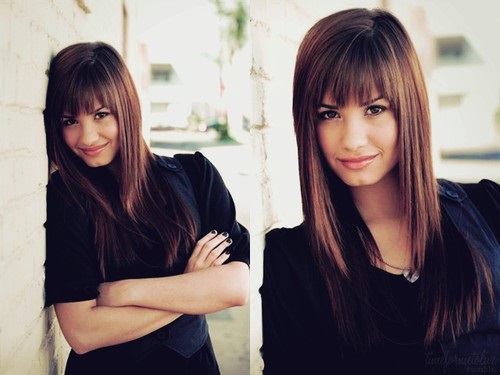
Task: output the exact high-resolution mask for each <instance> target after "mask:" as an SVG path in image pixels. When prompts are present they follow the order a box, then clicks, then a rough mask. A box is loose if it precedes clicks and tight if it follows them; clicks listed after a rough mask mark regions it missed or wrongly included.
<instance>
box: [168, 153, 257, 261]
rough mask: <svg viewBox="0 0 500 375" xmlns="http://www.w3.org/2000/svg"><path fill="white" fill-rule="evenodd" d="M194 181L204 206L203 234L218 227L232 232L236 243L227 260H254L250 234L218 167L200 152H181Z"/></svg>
mask: <svg viewBox="0 0 500 375" xmlns="http://www.w3.org/2000/svg"><path fill="white" fill-rule="evenodd" d="M175 158H176V159H177V160H179V161H180V162H181V163H182V165H183V167H184V169H185V170H186V172H187V174H188V176H189V179H190V181H191V183H192V185H193V188H194V191H195V195H196V200H197V201H198V206H199V208H200V219H201V235H202V236H204V235H205V234H207V233H208V232H210V231H211V230H213V229H215V230H217V231H218V232H219V233H220V232H224V231H225V232H228V233H229V237H230V238H231V239H232V240H233V244H232V245H231V246H230V247H229V249H230V250H231V256H230V257H229V259H228V260H227V262H232V261H240V262H243V263H246V264H247V265H249V264H250V235H249V232H248V230H247V228H245V227H244V226H243V225H242V224H240V223H239V222H238V221H237V219H236V209H235V205H234V201H233V198H232V196H231V193H230V192H229V190H228V189H227V187H226V185H225V184H224V181H223V179H222V177H221V175H220V173H219V172H218V170H217V168H216V167H215V166H214V165H213V164H212V163H211V162H210V161H209V160H208V159H207V158H206V157H205V156H204V155H203V154H201V153H200V152H196V153H194V154H177V155H175Z"/></svg>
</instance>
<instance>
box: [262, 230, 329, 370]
mask: <svg viewBox="0 0 500 375" xmlns="http://www.w3.org/2000/svg"><path fill="white" fill-rule="evenodd" d="M303 246H305V245H304V244H303V242H302V240H301V239H300V238H299V236H296V235H295V233H294V232H293V231H291V230H288V229H274V230H272V231H270V232H269V233H268V234H267V235H266V241H265V248H264V271H263V282H262V286H261V287H260V289H259V292H260V295H261V300H262V347H261V355H262V359H263V361H264V374H265V375H281V374H307V373H310V374H313V373H317V372H315V371H316V370H317V369H315V366H316V364H315V361H314V358H317V357H316V356H319V355H320V353H317V352H316V353H315V354H314V353H313V354H311V352H314V351H315V348H317V347H318V346H320V345H321V344H320V343H318V342H313V340H311V338H313V337H317V336H315V334H314V332H312V330H311V327H310V323H311V320H314V311H315V310H316V309H315V304H316V302H315V299H316V297H315V296H316V295H317V292H315V291H314V289H315V287H314V282H312V280H313V278H311V277H310V276H311V271H310V269H309V261H308V260H307V259H305V258H304V257H302V252H300V251H295V250H296V249H297V247H303ZM297 255H298V256H297ZM314 323H316V322H314ZM314 323H313V325H314Z"/></svg>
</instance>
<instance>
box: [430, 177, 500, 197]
mask: <svg viewBox="0 0 500 375" xmlns="http://www.w3.org/2000/svg"><path fill="white" fill-rule="evenodd" d="M438 185H439V194H440V196H441V197H442V198H445V199H452V200H458V201H461V200H464V199H465V198H467V197H469V198H471V199H472V200H477V199H482V200H492V201H496V202H499V201H500V185H499V184H498V183H497V182H495V181H492V180H489V179H482V180H480V181H479V182H476V183H459V182H454V181H449V180H446V179H438Z"/></svg>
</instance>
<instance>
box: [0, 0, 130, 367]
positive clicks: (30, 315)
mask: <svg viewBox="0 0 500 375" xmlns="http://www.w3.org/2000/svg"><path fill="white" fill-rule="evenodd" d="M134 14H135V2H133V1H123V0H117V1H99V0H75V1H68V0H0V76H1V85H0V124H1V125H0V174H1V177H0V301H2V303H1V304H0V322H1V323H0V374H2V375H24V374H26V375H29V374H33V375H35V374H36V375H40V374H61V373H62V370H63V368H64V361H65V359H66V356H67V350H68V347H67V344H66V343H65V340H64V338H63V337H62V336H61V334H60V331H59V328H58V325H57V324H55V315H54V312H53V309H52V308H44V290H43V282H44V267H43V264H44V260H45V246H44V244H45V232H44V227H43V224H44V222H45V209H46V208H45V193H46V183H47V173H48V172H47V170H48V169H47V157H46V151H45V133H44V128H43V118H42V110H43V108H44V102H45V90H46V85H47V77H46V74H45V72H46V70H47V68H48V64H49V61H50V58H51V56H53V55H54V54H55V53H57V52H58V51H59V50H60V49H62V48H63V47H65V46H66V45H69V44H72V43H75V42H79V41H95V40H103V41H106V42H108V43H110V44H112V45H114V46H115V47H116V48H117V49H118V50H120V51H122V52H124V50H126V49H127V46H128V45H130V46H133V45H134V44H133V41H131V40H130V38H131V35H132V37H133V33H130V32H129V31H127V30H128V29H127V27H128V24H130V25H133V24H134V22H133V18H134Z"/></svg>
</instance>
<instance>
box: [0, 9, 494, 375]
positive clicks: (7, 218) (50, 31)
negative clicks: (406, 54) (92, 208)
mask: <svg viewBox="0 0 500 375" xmlns="http://www.w3.org/2000/svg"><path fill="white" fill-rule="evenodd" d="M354 6H362V7H382V8H385V9H388V10H390V11H392V12H394V13H395V14H396V16H398V17H399V18H400V19H401V21H402V22H403V24H404V25H405V26H406V27H407V28H408V30H409V32H410V34H411V36H412V39H413V41H414V43H415V46H416V48H417V50H418V52H419V55H420V59H421V62H422V65H423V67H424V71H425V74H426V79H427V85H428V89H429V95H430V101H431V110H432V119H433V146H434V163H435V170H436V175H437V176H438V177H443V178H449V179H452V180H455V181H463V182H469V181H478V180H479V179H481V178H489V179H492V180H495V181H497V182H500V48H499V47H498V42H497V41H496V39H497V36H498V35H500V22H499V21H498V20H499V19H500V3H499V2H498V1H496V0H476V1H474V2H471V1H469V0H359V1H348V0H335V1H327V0H183V1H175V0H140V1H139V0H105V1H103V0H0V77H1V79H2V85H1V86H0V121H1V124H0V298H1V300H2V301H4V303H3V304H2V306H0V374H2V375H4V374H14V375H19V374H36V375H39V374H61V373H62V371H63V368H64V362H65V360H66V356H67V350H68V347H67V345H66V343H65V341H64V338H62V336H61V334H60V331H59V328H58V325H57V323H56V320H55V317H54V313H53V310H52V309H45V308H44V307H43V302H44V296H43V277H44V276H43V275H44V268H43V263H44V259H45V258H44V257H45V247H44V243H45V237H44V228H43V223H44V222H45V209H46V208H45V192H46V190H45V187H46V183H47V174H48V170H47V158H46V151H45V135H44V130H43V118H42V110H43V108H44V100H45V90H46V84H47V78H46V75H45V71H46V69H47V68H48V64H49V61H50V58H51V57H52V56H53V55H54V54H55V53H57V52H58V51H59V50H60V49H62V48H63V47H65V46H66V45H69V44H72V43H76V42H79V41H94V40H103V41H105V42H108V43H110V44H112V45H114V46H115V47H116V48H117V49H118V50H119V51H120V52H121V53H122V55H123V56H124V58H125V59H126V61H127V64H128V66H129V68H130V70H131V72H132V74H133V76H134V79H135V82H136V85H137V87H138V90H139V93H140V96H141V102H142V111H143V120H144V121H143V133H144V137H145V138H146V140H147V141H148V142H149V144H150V146H151V148H152V150H153V151H154V152H155V153H158V154H165V155H173V154H175V153H180V152H194V151H201V152H202V153H203V154H205V156H207V157H208V158H209V159H210V160H211V161H212V162H213V163H214V164H215V165H216V166H217V168H218V169H219V171H220V172H221V174H222V176H223V178H224V180H225V182H226V184H227V186H228V188H229V189H230V191H231V193H232V195H233V198H234V200H235V203H236V206H237V211H238V219H239V220H240V221H241V223H242V224H243V225H245V226H247V227H248V228H251V234H252V249H251V251H252V267H251V300H250V304H249V305H247V306H245V307H243V308H234V309H228V310H227V311H223V312H220V313H217V314H211V315H210V316H209V317H208V319H209V326H210V332H211V335H212V338H213V342H214V347H215V351H216V354H217V356H218V358H219V362H220V366H221V371H222V374H223V375H239V374H249V373H251V374H252V375H253V374H261V369H262V361H261V359H260V354H259V347H260V345H261V334H260V329H261V326H260V297H259V294H258V287H259V286H260V284H261V277H262V272H261V271H262V264H261V262H262V257H261V255H262V250H263V235H264V233H265V232H267V231H268V230H269V229H271V228H273V227H276V226H291V225H296V224H298V223H299V222H300V221H301V203H300V194H299V189H298V176H297V161H296V151H295V140H294V134H293V126H292V116H291V93H292V77H293V68H294V62H295V54H296V52H297V48H298V44H299V43H300V40H301V39H302V37H303V35H304V33H305V32H306V31H307V29H308V28H309V27H311V26H312V24H313V23H314V22H315V21H317V20H318V19H319V18H321V17H323V16H325V15H327V14H329V13H331V12H334V11H337V10H340V9H344V8H348V7H354Z"/></svg>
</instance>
